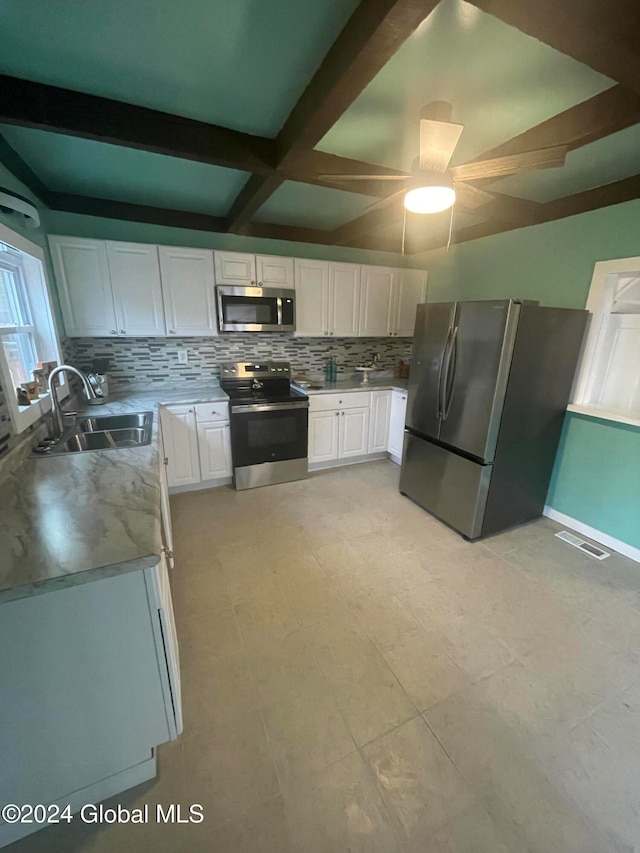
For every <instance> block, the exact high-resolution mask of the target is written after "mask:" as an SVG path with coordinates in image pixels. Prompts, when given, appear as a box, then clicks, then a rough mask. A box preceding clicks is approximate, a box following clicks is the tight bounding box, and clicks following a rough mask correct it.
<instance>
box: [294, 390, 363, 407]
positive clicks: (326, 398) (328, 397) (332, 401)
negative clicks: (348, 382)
mask: <svg viewBox="0 0 640 853" xmlns="http://www.w3.org/2000/svg"><path fill="white" fill-rule="evenodd" d="M370 403H371V393H370V392H369V391H347V393H345V394H309V410H310V411H312V412H326V411H328V410H329V409H358V408H361V407H362V406H369V405H370Z"/></svg>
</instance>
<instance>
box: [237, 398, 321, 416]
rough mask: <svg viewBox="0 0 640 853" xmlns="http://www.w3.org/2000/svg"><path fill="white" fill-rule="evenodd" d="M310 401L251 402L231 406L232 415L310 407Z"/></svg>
mask: <svg viewBox="0 0 640 853" xmlns="http://www.w3.org/2000/svg"><path fill="white" fill-rule="evenodd" d="M308 408H309V403H308V401H304V402H300V403H251V404H249V405H248V406H231V414H232V415H240V414H243V413H244V412H282V411H285V410H286V411H288V410H289V409H308Z"/></svg>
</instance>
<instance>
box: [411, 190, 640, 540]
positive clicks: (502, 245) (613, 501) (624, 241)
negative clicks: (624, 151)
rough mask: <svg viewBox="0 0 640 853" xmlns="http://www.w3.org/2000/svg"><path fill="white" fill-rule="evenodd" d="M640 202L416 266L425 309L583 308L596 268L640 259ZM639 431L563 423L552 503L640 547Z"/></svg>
mask: <svg viewBox="0 0 640 853" xmlns="http://www.w3.org/2000/svg"><path fill="white" fill-rule="evenodd" d="M638 222H640V201H633V202H628V203H626V204H620V205H616V206H614V207H607V208H603V209H602V210H596V211H593V212H591V213H585V214H582V215H580V216H574V217H570V218H568V219H562V220H558V221H557V222H550V223H546V224H544V225H538V226H535V227H532V228H523V229H520V230H518V231H513V232H507V233H505V234H499V235H496V236H494V237H485V238H484V239H482V240H473V241H470V242H468V243H461V244H460V245H459V246H454V247H453V248H452V250H451V252H450V253H449V254H447V253H446V252H443V251H438V252H432V253H428V254H424V255H421V256H419V257H414V260H417V261H418V262H419V264H418V265H422V264H424V266H425V267H426V268H427V269H428V270H429V300H430V301H445V300H449V299H493V298H505V297H521V298H525V299H538V300H540V302H541V303H542V304H543V305H557V306H561V307H566V308H584V306H585V304H586V300H587V296H588V293H589V287H590V285H591V277H592V274H593V267H594V264H595V263H596V261H605V260H611V259H613V258H625V257H637V256H638V255H640V229H639V228H638ZM635 367H636V369H638V366H637V365H636V366H635ZM639 484H640V428H638V427H631V426H625V425H623V424H616V423H613V422H611V421H602V420H599V419H596V418H590V417H584V416H581V415H575V414H567V416H566V419H565V424H564V430H563V434H562V440H561V443H560V447H559V449H558V455H557V457H556V464H555V469H554V472H553V478H552V481H551V486H550V489H549V495H548V498H547V503H548V504H549V505H550V506H552V507H553V508H554V509H556V510H558V511H559V512H563V513H565V514H566V515H568V516H571V517H572V518H575V519H578V520H579V521H582V522H583V523H584V524H588V525H590V526H591V527H595V528H596V529H597V530H600V531H602V532H603V533H607V534H608V535H609V536H613V537H615V538H616V539H620V540H621V541H623V542H626V543H628V544H629V545H632V546H634V547H636V548H640V521H639V519H640V486H639Z"/></svg>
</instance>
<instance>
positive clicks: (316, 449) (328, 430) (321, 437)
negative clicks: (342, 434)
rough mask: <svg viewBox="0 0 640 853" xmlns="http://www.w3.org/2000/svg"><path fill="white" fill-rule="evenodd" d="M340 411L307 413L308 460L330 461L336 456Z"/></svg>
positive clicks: (311, 461) (312, 461)
mask: <svg viewBox="0 0 640 853" xmlns="http://www.w3.org/2000/svg"><path fill="white" fill-rule="evenodd" d="M339 426H340V412H339V411H332V410H329V411H328V412H310V413H309V462H310V463H312V464H313V463H314V462H330V461H331V460H332V459H337V458H338V434H339Z"/></svg>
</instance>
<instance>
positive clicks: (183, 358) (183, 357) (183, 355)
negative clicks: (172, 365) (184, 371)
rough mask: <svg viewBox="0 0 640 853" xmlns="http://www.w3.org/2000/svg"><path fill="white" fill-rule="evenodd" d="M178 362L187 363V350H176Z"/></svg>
mask: <svg viewBox="0 0 640 853" xmlns="http://www.w3.org/2000/svg"><path fill="white" fill-rule="evenodd" d="M178 364H189V350H188V349H181V350H178Z"/></svg>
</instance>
